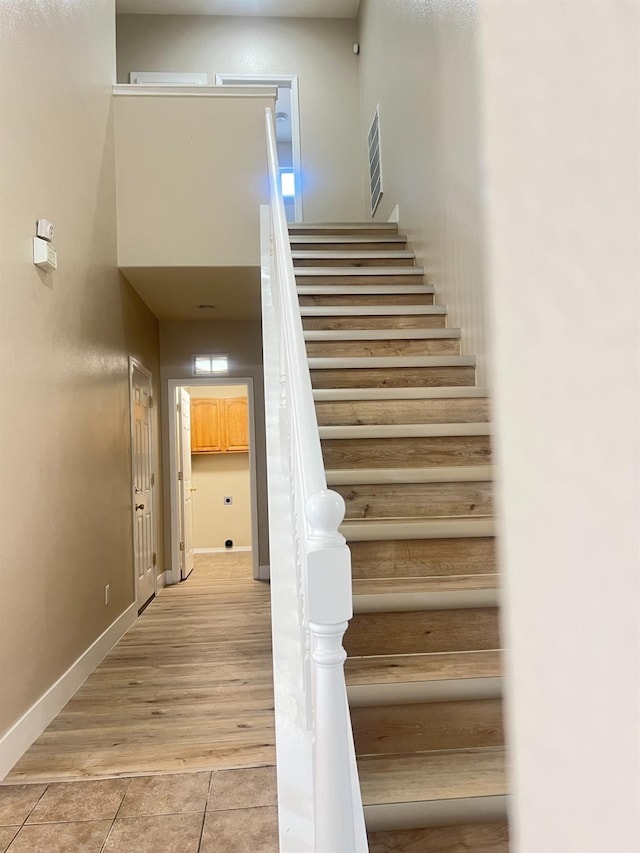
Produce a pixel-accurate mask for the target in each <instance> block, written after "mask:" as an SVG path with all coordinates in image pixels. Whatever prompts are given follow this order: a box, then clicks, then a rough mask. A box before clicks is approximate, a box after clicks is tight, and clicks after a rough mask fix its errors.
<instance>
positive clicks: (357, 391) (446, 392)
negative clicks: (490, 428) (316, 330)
mask: <svg viewBox="0 0 640 853" xmlns="http://www.w3.org/2000/svg"><path fill="white" fill-rule="evenodd" d="M488 396H489V389H488V388H483V387H482V386H480V385H434V386H431V387H429V386H426V387H425V386H419V387H414V388H314V391H313V399H314V400H316V401H320V400H348V401H349V402H352V401H353V400H457V399H462V400H465V399H468V398H469V397H483V398H486V397H488Z"/></svg>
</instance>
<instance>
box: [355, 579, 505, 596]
mask: <svg viewBox="0 0 640 853" xmlns="http://www.w3.org/2000/svg"><path fill="white" fill-rule="evenodd" d="M499 580H500V575H498V574H492V575H458V576H455V575H453V576H451V577H425V578H371V579H369V578H358V579H356V580H354V581H352V585H353V595H354V596H357V595H386V594H388V595H394V594H396V595H399V594H402V593H407V592H410V593H421V592H423V593H429V592H456V591H460V590H482V589H491V590H493V589H497V587H498V582H499Z"/></svg>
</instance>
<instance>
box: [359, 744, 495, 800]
mask: <svg viewBox="0 0 640 853" xmlns="http://www.w3.org/2000/svg"><path fill="white" fill-rule="evenodd" d="M358 770H359V773H360V785H361V789H362V801H363V805H364V806H368V805H378V804H383V803H410V802H417V801H434V800H451V799H460V798H467V797H496V796H504V795H505V794H506V792H507V788H506V778H505V752H504V750H503V749H501V748H499V747H486V748H483V749H468V750H459V751H458V750H455V751H446V752H422V753H413V754H408V755H402V754H400V755H398V754H393V755H375V756H363V757H362V758H358Z"/></svg>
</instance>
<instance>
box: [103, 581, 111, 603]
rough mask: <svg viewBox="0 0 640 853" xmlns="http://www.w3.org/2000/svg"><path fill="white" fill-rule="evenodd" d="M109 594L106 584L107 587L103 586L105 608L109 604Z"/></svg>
mask: <svg viewBox="0 0 640 853" xmlns="http://www.w3.org/2000/svg"><path fill="white" fill-rule="evenodd" d="M109 592H110V590H109V584H107V585H106V586H105V588H104V603H105V607H106V606H107V604H108V603H109Z"/></svg>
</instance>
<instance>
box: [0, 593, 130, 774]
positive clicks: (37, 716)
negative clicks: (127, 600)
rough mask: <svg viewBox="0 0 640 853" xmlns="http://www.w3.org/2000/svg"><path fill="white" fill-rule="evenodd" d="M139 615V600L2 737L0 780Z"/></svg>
mask: <svg viewBox="0 0 640 853" xmlns="http://www.w3.org/2000/svg"><path fill="white" fill-rule="evenodd" d="M137 616H138V608H137V606H136V603H135V602H133V603H132V604H130V605H129V607H127V609H126V610H125V611H124V613H121V614H120V616H118V618H117V619H116V620H115V621H114V622H112V623H111V625H109V627H108V628H107V629H106V630H105V631H104V632H103V633H102V634H101V635H100V636H99V637H98V638H97V640H95V641H94V642H93V643H92V644H91V645H90V646H89V648H88V649H87V650H86V651H85V652H83V653H82V654H81V655H80V657H79V658H78V659H77V660H76V661H75V662H74V663H72V664H71V666H70V667H69V669H68V670H67V671H66V672H65V673H64V674H63V675H61V676H60V678H59V679H58V680H57V681H56V682H55V683H54V684H52V685H51V687H50V688H49V689H48V690H47V691H46V692H45V693H43V694H42V696H41V697H40V698H39V699H37V700H36V701H35V702H34V704H33V705H32V706H31V707H30V708H29V710H28V711H26V712H25V713H24V714H23V715H22V717H21V718H20V719H19V720H18V721H17V722H16V723H14V725H13V726H12V727H11V728H10V729H9V731H8V732H6V733H5V734H4V735H3V736H2V738H0V780H2V779H4V777H5V776H6V775H7V773H8V772H9V771H10V770H11V768H12V767H13V766H14V764H15V763H16V762H17V761H18V760H19V759H20V757H21V756H22V755H24V753H25V752H26V751H27V749H29V747H30V746H31V744H32V743H33V742H34V740H36V738H38V737H39V736H40V735H41V734H42V732H43V731H44V730H45V729H46V728H47V726H48V725H49V723H50V722H51V721H52V720H53V719H55V717H56V716H57V715H58V714H59V713H60V711H61V710H62V709H63V708H64V706H65V705H66V704H67V702H68V701H69V699H71V697H72V696H73V695H74V694H75V693H76V691H77V690H78V689H79V688H80V687H81V686H82V684H83V683H84V682H85V681H86V679H87V678H88V677H89V676H90V675H91V673H92V672H93V671H94V669H95V668H96V667H97V666H98V664H99V663H100V661H101V660H102V659H103V658H104V657H105V656H106V655H107V654H108V653H109V652H110V651H111V649H112V648H113V647H114V646H115V645H116V643H117V642H118V641H119V640H120V639H121V637H122V636H123V635H124V634H125V632H126V631H127V630H128V629H129V628H130V627H131V626H132V625H133V624H134V622H135V621H136V619H137Z"/></svg>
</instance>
